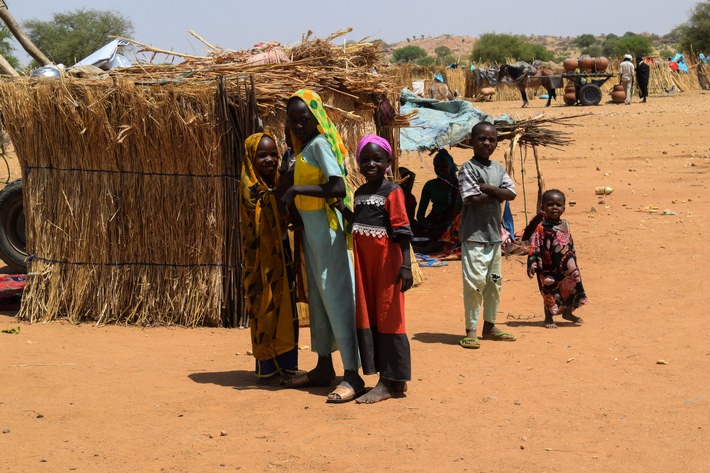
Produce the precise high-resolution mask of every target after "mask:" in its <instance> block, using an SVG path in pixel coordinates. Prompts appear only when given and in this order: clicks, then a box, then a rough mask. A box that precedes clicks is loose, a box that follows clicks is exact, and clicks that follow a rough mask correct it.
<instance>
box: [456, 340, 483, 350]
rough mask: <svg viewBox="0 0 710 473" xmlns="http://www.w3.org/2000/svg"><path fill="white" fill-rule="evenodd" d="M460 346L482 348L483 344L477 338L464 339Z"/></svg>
mask: <svg viewBox="0 0 710 473" xmlns="http://www.w3.org/2000/svg"><path fill="white" fill-rule="evenodd" d="M459 345H461V347H462V348H481V343H480V342H479V341H478V338H476V337H474V338H470V337H465V338H462V339H461V341H460V342H459Z"/></svg>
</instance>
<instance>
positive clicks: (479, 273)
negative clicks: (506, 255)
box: [461, 241, 503, 331]
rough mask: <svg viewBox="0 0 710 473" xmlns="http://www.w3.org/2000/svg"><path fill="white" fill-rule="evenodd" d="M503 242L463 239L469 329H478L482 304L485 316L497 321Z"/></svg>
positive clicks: (462, 249) (464, 289) (464, 292)
mask: <svg viewBox="0 0 710 473" xmlns="http://www.w3.org/2000/svg"><path fill="white" fill-rule="evenodd" d="M500 250H501V244H500V243H488V244H486V243H476V242H473V241H464V242H462V245H461V270H462V273H463V307H464V313H465V318H466V330H467V331H468V330H476V327H477V326H478V317H479V315H480V313H481V304H483V320H485V321H486V322H490V323H493V324H494V323H495V322H496V314H497V313H498V304H499V302H500V289H501V286H502V281H503V278H502V275H501V251H500Z"/></svg>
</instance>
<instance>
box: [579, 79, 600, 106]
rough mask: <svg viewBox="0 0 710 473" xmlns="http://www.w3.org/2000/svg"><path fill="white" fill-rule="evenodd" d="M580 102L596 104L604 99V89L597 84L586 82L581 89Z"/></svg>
mask: <svg viewBox="0 0 710 473" xmlns="http://www.w3.org/2000/svg"><path fill="white" fill-rule="evenodd" d="M578 97H579V103H581V104H582V105H596V104H598V103H599V102H601V101H602V89H600V88H599V86H598V85H596V84H585V85H583V86H582V87H581V88H580V89H579V94H578Z"/></svg>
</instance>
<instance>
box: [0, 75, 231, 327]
mask: <svg viewBox="0 0 710 473" xmlns="http://www.w3.org/2000/svg"><path fill="white" fill-rule="evenodd" d="M215 105H216V100H215V86H214V83H213V84H212V85H210V84H200V85H195V86H187V85H180V86H178V85H167V86H163V87H157V88H155V87H151V88H146V87H137V86H134V85H133V84H131V83H130V82H125V83H110V82H109V83H101V82H91V83H88V82H82V81H76V80H73V81H52V80H38V81H37V80H29V81H19V80H15V81H6V82H3V83H1V84H0V108H1V109H2V112H3V118H4V122H5V127H6V128H7V131H8V132H9V134H10V136H11V138H12V141H13V143H14V145H15V148H16V150H17V154H18V157H19V159H20V163H21V165H22V167H23V178H24V192H25V215H26V216H27V245H28V247H27V251H28V254H29V255H32V256H33V257H34V259H32V260H31V261H30V264H29V274H28V284H27V287H26V289H25V294H24V303H23V306H22V310H21V313H20V316H21V317H22V318H25V319H27V320H30V321H38V320H52V319H55V318H57V317H60V316H66V317H68V318H69V320H70V321H72V322H80V321H83V320H92V321H98V322H126V323H141V324H168V323H176V324H183V325H200V324H208V325H217V324H218V323H219V320H220V307H221V302H222V276H223V267H222V264H223V246H224V217H223V215H222V213H223V209H222V204H223V200H224V195H223V189H222V186H223V180H224V179H223V177H222V174H223V170H222V164H221V163H222V156H221V145H220V129H219V123H217V121H216V120H215V116H216V110H215Z"/></svg>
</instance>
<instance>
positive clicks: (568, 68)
mask: <svg viewBox="0 0 710 473" xmlns="http://www.w3.org/2000/svg"><path fill="white" fill-rule="evenodd" d="M578 65H579V62H578V61H577V60H576V59H574V58H571V57H568V58H567V59H565V60H564V61H562V67H564V68H565V72H573V71H574V70H575V69H577V67H578Z"/></svg>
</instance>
